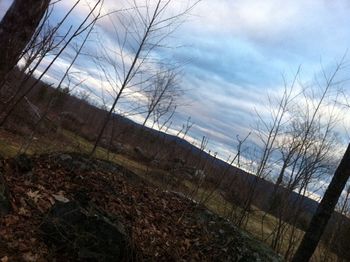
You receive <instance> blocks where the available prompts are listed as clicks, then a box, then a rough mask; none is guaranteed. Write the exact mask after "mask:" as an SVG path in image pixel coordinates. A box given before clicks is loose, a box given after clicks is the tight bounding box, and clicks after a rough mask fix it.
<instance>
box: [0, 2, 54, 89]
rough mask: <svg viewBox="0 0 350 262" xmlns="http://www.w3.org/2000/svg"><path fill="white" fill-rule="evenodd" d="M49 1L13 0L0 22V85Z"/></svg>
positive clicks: (29, 37) (28, 39)
mask: <svg viewBox="0 0 350 262" xmlns="http://www.w3.org/2000/svg"><path fill="white" fill-rule="evenodd" d="M49 4H50V0H14V2H13V4H12V5H11V7H10V8H9V10H8V11H7V13H6V14H5V16H4V17H3V19H2V21H1V22H0V83H2V82H3V81H4V79H5V76H6V75H7V73H8V72H10V71H11V69H12V68H13V67H14V66H16V64H17V62H18V60H19V58H20V56H21V54H22V52H23V50H24V49H25V47H26V46H27V44H28V43H29V41H30V40H31V38H32V36H33V34H34V32H35V30H36V28H37V27H38V25H39V23H40V20H41V19H42V18H43V16H44V14H45V11H46V10H47V8H48V7H49Z"/></svg>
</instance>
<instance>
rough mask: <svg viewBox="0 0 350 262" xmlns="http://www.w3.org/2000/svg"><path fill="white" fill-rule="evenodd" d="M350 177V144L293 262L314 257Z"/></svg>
mask: <svg viewBox="0 0 350 262" xmlns="http://www.w3.org/2000/svg"><path fill="white" fill-rule="evenodd" d="M349 175H350V144H349V145H348V148H347V150H346V152H345V154H344V156H343V159H342V161H341V162H340V164H339V166H338V168H337V170H336V171H335V174H334V176H333V178H332V181H331V183H330V184H329V186H328V188H327V190H326V192H325V194H324V196H323V199H322V201H321V203H320V204H319V205H318V208H317V210H316V213H315V214H314V216H313V218H312V220H311V222H310V225H309V228H308V229H307V231H306V233H305V235H304V238H303V240H302V242H301V244H300V246H299V248H298V250H297V252H296V253H295V255H294V257H293V262H304V261H305V262H307V261H309V260H310V258H311V257H312V255H313V253H314V251H315V249H316V247H317V245H318V242H319V241H320V239H321V237H322V234H323V232H324V230H325V228H326V226H327V223H328V220H329V219H330V217H331V216H332V213H333V211H334V208H335V207H336V205H337V203H338V200H339V197H340V195H341V193H342V192H343V190H344V188H345V185H346V183H347V181H348V178H349Z"/></svg>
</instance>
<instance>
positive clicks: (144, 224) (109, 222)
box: [0, 154, 281, 261]
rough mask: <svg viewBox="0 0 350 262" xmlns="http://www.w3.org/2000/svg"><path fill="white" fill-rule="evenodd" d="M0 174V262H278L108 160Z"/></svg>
mask: <svg viewBox="0 0 350 262" xmlns="http://www.w3.org/2000/svg"><path fill="white" fill-rule="evenodd" d="M1 169H2V171H1V173H2V175H1V177H2V178H1V179H3V183H1V182H0V184H5V185H6V189H5V187H4V190H3V192H4V193H3V194H2V195H3V197H2V198H3V199H4V201H2V202H0V206H1V205H2V204H1V203H4V207H5V208H3V209H2V208H0V210H3V212H2V214H3V215H2V216H1V217H0V260H1V259H2V260H1V261H6V260H7V261H130V260H133V261H280V260H281V258H280V257H279V256H277V255H276V254H275V253H274V252H273V251H271V250H270V249H269V248H267V247H266V246H264V245H263V244H261V243H259V242H258V241H255V240H253V239H252V238H251V237H250V236H248V235H246V234H244V233H242V232H241V231H240V230H238V229H237V228H235V227H234V226H232V225H231V224H230V223H229V222H227V221H226V220H224V219H222V218H220V217H218V216H216V215H215V214H212V213H211V212H209V211H208V210H206V209H205V208H204V207H198V206H196V204H194V203H192V202H191V201H189V200H187V199H185V198H183V197H181V196H180V195H178V194H175V193H171V192H163V191H161V190H159V189H157V188H155V187H154V186H152V185H149V184H148V183H146V182H144V181H142V180H140V179H139V178H138V177H137V176H136V175H135V174H133V173H132V172H130V171H128V170H126V169H124V168H123V167H120V166H117V165H114V164H112V163H109V162H105V161H100V160H90V159H88V158H87V157H84V156H81V155H77V154H51V155H42V156H35V157H33V158H27V157H26V156H21V158H19V159H9V160H5V161H3V163H2V168H1ZM0 181H1V180H0ZM0 189H1V188H0ZM0 193H1V192H0ZM2 195H0V196H2ZM6 205H7V206H6ZM5 213H7V214H5Z"/></svg>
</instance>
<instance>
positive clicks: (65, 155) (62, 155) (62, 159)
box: [59, 154, 73, 161]
mask: <svg viewBox="0 0 350 262" xmlns="http://www.w3.org/2000/svg"><path fill="white" fill-rule="evenodd" d="M59 158H60V160H61V161H71V160H72V159H73V158H72V157H71V156H70V155H68V154H61V155H60V156H59Z"/></svg>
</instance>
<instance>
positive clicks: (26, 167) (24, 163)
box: [15, 154, 33, 173]
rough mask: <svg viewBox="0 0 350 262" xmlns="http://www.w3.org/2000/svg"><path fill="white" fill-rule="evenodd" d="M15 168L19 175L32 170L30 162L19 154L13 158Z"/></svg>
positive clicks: (23, 155)
mask: <svg viewBox="0 0 350 262" xmlns="http://www.w3.org/2000/svg"><path fill="white" fill-rule="evenodd" d="M15 164H16V168H17V170H18V171H19V172H21V173H28V172H30V171H32V169H33V162H32V160H31V159H30V158H29V157H28V156H27V155H26V154H21V155H19V156H17V157H16V158H15Z"/></svg>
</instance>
